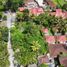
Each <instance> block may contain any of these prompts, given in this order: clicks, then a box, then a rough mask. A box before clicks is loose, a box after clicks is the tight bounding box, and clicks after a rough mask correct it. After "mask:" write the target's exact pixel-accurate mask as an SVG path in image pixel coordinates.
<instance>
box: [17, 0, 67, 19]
mask: <svg viewBox="0 0 67 67" xmlns="http://www.w3.org/2000/svg"><path fill="white" fill-rule="evenodd" d="M47 6H49V7H50V9H49V13H50V14H51V15H55V16H57V17H63V18H67V11H62V9H57V7H56V5H55V4H54V3H53V2H52V1H51V0H25V5H24V7H19V8H18V10H19V11H21V12H22V11H23V10H25V9H28V10H29V12H30V13H31V14H34V15H39V14H42V13H44V12H45V11H47V9H46V8H47ZM52 9H55V11H52Z"/></svg>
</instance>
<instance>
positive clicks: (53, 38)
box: [45, 36, 55, 44]
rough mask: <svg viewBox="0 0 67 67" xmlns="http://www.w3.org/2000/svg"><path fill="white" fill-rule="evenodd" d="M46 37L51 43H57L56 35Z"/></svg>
mask: <svg viewBox="0 0 67 67" xmlns="http://www.w3.org/2000/svg"><path fill="white" fill-rule="evenodd" d="M45 38H46V41H47V42H48V43H49V44H53V43H55V37H54V36H45Z"/></svg>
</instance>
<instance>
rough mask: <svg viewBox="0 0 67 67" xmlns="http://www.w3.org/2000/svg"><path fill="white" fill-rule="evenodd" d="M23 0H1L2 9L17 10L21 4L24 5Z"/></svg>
mask: <svg viewBox="0 0 67 67" xmlns="http://www.w3.org/2000/svg"><path fill="white" fill-rule="evenodd" d="M23 4H24V1H23V0H0V11H3V10H9V9H10V10H12V11H16V10H17V9H18V7H19V6H23Z"/></svg>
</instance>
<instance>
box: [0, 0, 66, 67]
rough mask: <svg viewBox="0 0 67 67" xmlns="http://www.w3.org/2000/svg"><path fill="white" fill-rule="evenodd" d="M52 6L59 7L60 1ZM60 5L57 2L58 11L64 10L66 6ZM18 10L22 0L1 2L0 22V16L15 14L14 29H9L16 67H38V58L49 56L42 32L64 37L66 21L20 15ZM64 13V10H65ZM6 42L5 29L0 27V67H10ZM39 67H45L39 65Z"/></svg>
mask: <svg viewBox="0 0 67 67" xmlns="http://www.w3.org/2000/svg"><path fill="white" fill-rule="evenodd" d="M54 2H55V3H56V4H58V3H59V0H55V1H54ZM63 3H64V4H62V2H60V4H59V8H62V9H63V6H64V5H65V4H66V2H63ZM19 6H24V1H23V0H22V1H21V0H0V19H2V18H3V12H4V11H5V10H10V11H15V12H16V21H15V22H14V23H15V24H14V27H11V29H10V32H11V44H12V48H13V51H14V57H15V59H14V60H15V61H17V63H18V64H19V65H23V66H25V67H28V65H29V64H34V63H35V64H37V65H38V63H39V61H38V57H39V56H41V55H46V53H47V52H49V49H48V45H47V42H46V41H45V39H44V37H43V36H44V33H43V32H42V28H48V30H49V31H50V35H55V33H61V34H62V35H64V34H65V33H67V19H62V18H61V17H59V18H58V17H55V16H51V15H50V14H49V13H48V12H45V13H43V14H40V15H38V16H36V15H32V14H30V13H29V10H28V9H26V10H24V11H23V12H19V11H18V7H19ZM65 7H66V6H65ZM64 10H67V9H66V8H64ZM5 20H7V19H5ZM2 22H3V21H2ZM7 42H8V28H7V27H0V67H9V60H8V56H9V55H8V51H7ZM40 67H48V66H47V65H46V64H42V65H40Z"/></svg>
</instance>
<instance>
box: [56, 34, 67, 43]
mask: <svg viewBox="0 0 67 67" xmlns="http://www.w3.org/2000/svg"><path fill="white" fill-rule="evenodd" d="M57 41H59V42H60V43H65V42H66V36H65V35H62V36H58V37H57Z"/></svg>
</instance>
